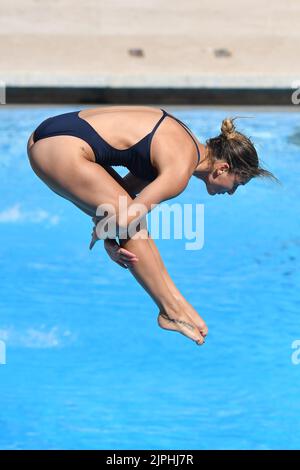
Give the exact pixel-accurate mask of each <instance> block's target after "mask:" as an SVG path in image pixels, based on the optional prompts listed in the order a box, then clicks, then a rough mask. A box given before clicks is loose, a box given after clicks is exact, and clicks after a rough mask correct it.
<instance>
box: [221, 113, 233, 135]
mask: <svg viewBox="0 0 300 470" xmlns="http://www.w3.org/2000/svg"><path fill="white" fill-rule="evenodd" d="M221 133H222V135H223V136H224V137H226V139H232V138H233V137H234V136H235V125H234V124H233V119H230V118H225V119H223V121H222V126H221Z"/></svg>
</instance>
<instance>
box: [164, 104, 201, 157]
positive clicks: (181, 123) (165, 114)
mask: <svg viewBox="0 0 300 470" xmlns="http://www.w3.org/2000/svg"><path fill="white" fill-rule="evenodd" d="M160 109H161V110H162V111H163V112H164V115H163V117H162V119H163V118H164V117H165V116H170V117H171V118H173V119H175V121H177V122H179V124H180V125H181V126H182V127H183V128H184V129H186V130H187V132H188V133H189V134H190V136H191V138H192V139H193V141H194V142H195V145H196V149H197V154H198V163H199V161H200V152H199V148H198V145H197V142H196V141H195V139H194V137H193V136H192V134H191V130H190V129H189V127H188V126H186V125H185V124H184V122H182V121H180V120H179V119H177V118H176V117H175V116H172V114H169V113H168V112H167V111H165V110H164V109H162V108H160Z"/></svg>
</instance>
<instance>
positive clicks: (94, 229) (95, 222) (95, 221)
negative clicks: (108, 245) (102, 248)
mask: <svg viewBox="0 0 300 470" xmlns="http://www.w3.org/2000/svg"><path fill="white" fill-rule="evenodd" d="M92 220H93V222H94V224H95V225H94V227H93V231H92V233H91V236H92V239H91V241H90V246H89V248H90V250H91V249H92V248H93V246H94V245H95V243H96V242H97V241H98V240H100V239H99V238H98V236H97V233H96V225H97V222H98V219H97V217H93V218H92Z"/></svg>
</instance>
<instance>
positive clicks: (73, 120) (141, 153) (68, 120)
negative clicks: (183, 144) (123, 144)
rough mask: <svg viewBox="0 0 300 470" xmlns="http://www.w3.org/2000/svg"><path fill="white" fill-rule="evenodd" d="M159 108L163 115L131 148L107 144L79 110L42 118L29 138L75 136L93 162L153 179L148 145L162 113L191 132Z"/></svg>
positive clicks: (153, 173)
mask: <svg viewBox="0 0 300 470" xmlns="http://www.w3.org/2000/svg"><path fill="white" fill-rule="evenodd" d="M160 109H161V108H160ZM161 111H162V112H163V115H162V116H161V118H160V119H159V121H158V122H157V124H156V125H155V126H154V128H153V129H152V131H151V132H150V133H149V134H147V135H146V136H145V137H143V138H142V139H141V140H140V141H139V142H137V143H136V144H134V145H133V146H132V147H130V148H128V149H124V150H119V149H116V148H114V147H112V146H111V145H109V144H108V143H107V142H106V141H105V140H104V139H103V138H102V137H101V135H100V134H98V132H96V131H95V129H94V128H93V127H92V126H91V125H90V124H89V123H88V122H87V121H85V120H84V119H82V118H81V117H80V116H79V113H80V111H72V112H70V113H64V114H59V115H57V116H53V117H50V118H48V119H45V121H43V122H42V123H41V124H40V125H39V126H38V127H37V128H36V130H35V131H34V135H33V141H34V142H37V141H38V140H40V139H44V138H46V137H52V136H56V135H71V136H74V137H79V138H80V139H83V140H85V141H86V142H87V143H88V144H89V145H90V146H91V148H92V149H93V152H94V154H95V159H96V163H98V164H99V165H101V166H108V165H109V166H119V165H121V166H125V167H126V168H128V170H129V171H130V172H131V173H132V174H133V175H135V176H137V177H138V178H141V179H144V180H147V181H153V180H154V179H155V178H156V177H157V170H156V168H154V167H153V166H152V165H151V160H150V144H151V140H152V137H153V135H154V133H155V131H156V129H157V128H158V126H159V125H160V123H161V122H162V121H163V119H164V118H165V117H166V116H170V117H172V118H173V119H175V120H176V121H178V122H179V123H180V124H181V125H182V126H183V127H184V128H185V129H186V130H187V131H188V132H189V134H190V135H191V133H190V130H189V128H188V127H187V126H186V125H185V124H184V123H183V122H181V121H180V120H179V119H177V118H175V117H174V116H172V115H171V114H169V113H167V111H165V110H164V109H161ZM191 137H192V139H193V141H194V142H195V144H196V147H197V152H198V163H199V160H200V153H199V149H198V145H197V143H196V141H195V139H194V137H193V136H192V135H191Z"/></svg>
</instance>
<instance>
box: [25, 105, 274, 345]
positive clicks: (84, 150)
mask: <svg viewBox="0 0 300 470" xmlns="http://www.w3.org/2000/svg"><path fill="white" fill-rule="evenodd" d="M205 143H206V145H204V144H202V143H200V142H199V141H198V140H197V138H196V137H195V136H194V135H193V134H192V133H191V131H190V130H189V128H188V127H187V126H186V125H185V124H184V123H183V122H181V121H180V120H179V119H177V118H175V117H174V116H172V115H170V114H169V113H168V112H166V111H165V110H163V109H158V108H155V107H147V106H145V107H143V106H109V107H98V108H93V109H84V110H82V111H73V112H68V113H64V114H60V115H58V116H54V117H50V118H48V119H46V120H45V121H43V122H42V123H41V124H40V125H39V126H38V127H37V128H36V130H35V131H34V132H33V133H32V134H31V136H30V138H29V140H28V145H27V153H28V157H29V161H30V164H31V167H32V169H33V171H34V172H35V173H36V175H37V176H38V177H39V178H40V179H41V180H42V181H43V182H44V183H45V184H46V185H47V186H49V188H50V189H52V190H53V191H54V192H55V193H57V194H58V195H60V196H62V197H63V198H65V199H68V200H69V201H71V202H72V203H73V204H75V205H76V206H78V207H79V208H80V209H81V210H82V211H83V212H85V213H86V214H88V215H89V216H91V217H92V220H93V222H94V224H95V226H94V229H93V233H92V241H91V244H90V248H92V247H93V245H94V244H95V242H96V241H97V239H98V231H97V230H96V224H97V223H98V222H99V221H101V217H97V216H96V212H97V208H98V207H99V206H100V205H101V204H111V207H113V208H114V209H115V220H116V224H117V226H118V228H119V229H122V230H127V228H128V227H129V224H130V223H131V222H132V221H133V220H134V219H135V217H136V215H134V216H133V215H132V214H133V213H134V211H132V210H130V208H131V209H132V208H133V206H134V204H135V203H138V204H139V207H140V205H142V207H144V208H145V209H144V216H145V214H146V213H147V212H150V211H151V209H152V208H153V207H154V206H155V205H157V204H159V203H160V202H162V201H166V200H168V199H172V198H174V197H176V196H177V195H179V194H180V193H181V192H182V191H184V189H185V188H186V187H187V185H188V182H189V180H190V178H191V177H192V176H195V177H196V178H199V179H200V180H202V181H203V182H204V183H205V185H206V189H207V191H208V193H209V194H211V195H215V194H224V193H227V194H234V193H235V191H236V190H237V188H238V186H239V185H244V184H246V183H248V182H249V181H250V179H251V178H254V177H269V178H274V179H275V180H276V178H275V177H274V176H273V175H272V173H270V172H269V171H267V170H265V169H263V168H261V167H260V165H259V160H258V156H257V153H256V150H255V148H254V146H253V144H252V142H251V140H250V139H249V138H248V137H246V136H245V135H243V134H241V133H240V132H238V131H236V129H235V126H234V124H233V119H224V120H223V122H222V126H221V133H220V134H219V135H218V136H217V137H214V138H210V139H208V140H207V141H206V142H205ZM115 165H122V166H125V167H127V169H128V170H129V172H128V174H127V175H126V176H124V177H123V178H122V177H121V176H120V175H119V174H118V173H117V172H116V171H115V170H114V169H113V168H112V167H111V166H115ZM120 196H123V197H126V200H127V206H126V210H125V212H124V211H123V213H122V210H120V209H119V204H118V201H119V197H120ZM135 214H136V213H135ZM139 234H140V235H141V236H140V237H138V238H136V237H127V238H122V237H121V238H119V240H118V241H117V240H116V239H112V238H106V239H105V237H104V246H105V249H106V251H107V253H108V254H109V255H110V257H111V258H112V259H113V260H114V261H115V262H117V263H118V264H119V265H121V266H123V267H124V268H129V269H130V271H131V273H132V274H133V276H134V277H135V278H136V279H137V281H138V282H139V283H140V284H141V285H142V287H144V289H145V290H146V291H147V292H148V294H149V295H150V296H151V297H152V299H153V300H154V302H155V303H156V305H157V306H158V308H159V315H158V324H159V326H160V327H162V328H164V329H167V330H173V331H177V332H180V333H182V334H183V335H185V336H187V337H188V338H190V339H192V340H193V341H195V342H196V344H203V343H204V342H205V337H206V335H207V332H208V329H207V326H206V324H205V321H204V320H203V319H202V318H201V317H200V316H199V314H198V313H197V312H196V310H195V309H194V308H193V307H192V305H191V304H190V303H189V302H188V301H187V300H186V299H185V298H184V297H183V295H182V294H181V293H180V292H179V290H178V289H177V287H176V286H175V284H174V283H173V281H172V279H171V278H170V276H169V274H168V272H167V269H166V267H165V265H164V263H163V261H162V259H161V256H160V254H159V251H158V249H157V247H156V244H155V242H154V240H153V239H152V238H151V236H150V234H149V232H148V231H147V227H145V226H144V227H143V228H141V229H140V233H139Z"/></svg>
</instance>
